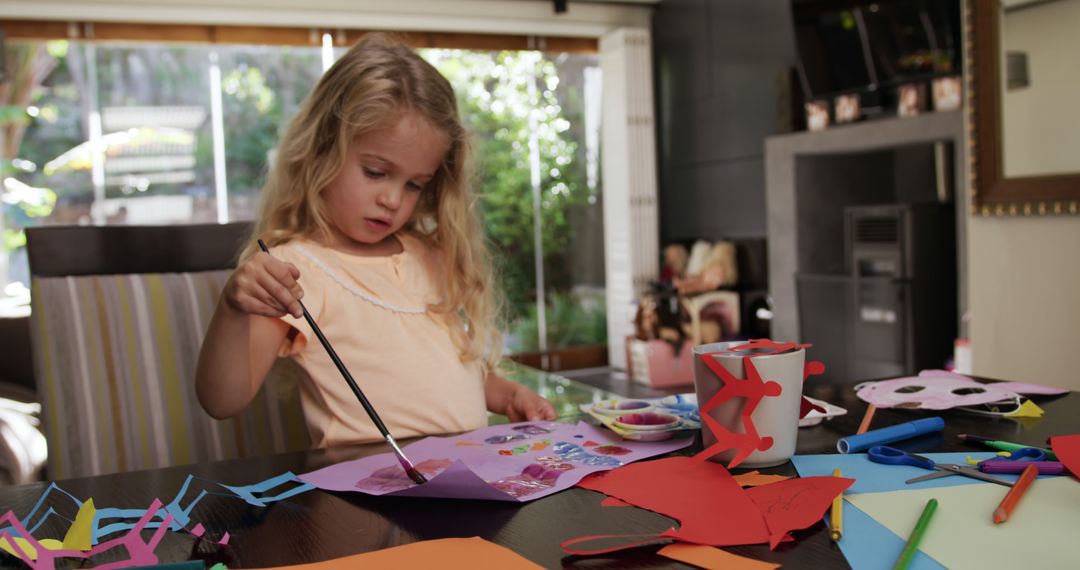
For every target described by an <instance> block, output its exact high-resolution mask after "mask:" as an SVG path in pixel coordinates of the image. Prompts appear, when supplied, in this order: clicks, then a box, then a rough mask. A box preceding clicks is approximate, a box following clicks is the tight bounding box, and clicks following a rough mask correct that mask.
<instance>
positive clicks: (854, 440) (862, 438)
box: [836, 417, 945, 453]
mask: <svg viewBox="0 0 1080 570" xmlns="http://www.w3.org/2000/svg"><path fill="white" fill-rule="evenodd" d="M943 429H945V420H943V419H941V418H937V417H934V418H924V419H921V420H915V421H912V422H907V423H903V424H899V425H895V426H889V427H887V428H881V429H875V430H871V431H868V432H866V433H863V434H859V435H849V436H847V437H842V438H840V439H839V440H837V442H836V450H837V451H839V452H840V453H858V452H860V451H862V450H864V449H870V448H871V447H874V446H876V445H888V444H890V443H892V442H894V441H900V440H902V439H910V438H913V437H916V436H920V435H923V434H926V433H932V432H935V431H941V430H943Z"/></svg>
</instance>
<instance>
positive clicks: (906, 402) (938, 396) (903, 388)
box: [855, 370, 1068, 410]
mask: <svg viewBox="0 0 1080 570" xmlns="http://www.w3.org/2000/svg"><path fill="white" fill-rule="evenodd" d="M1066 392H1068V390H1067V389H1064V388H1053V387H1050V386H1041V385H1039V384H1027V383H1023V382H990V383H986V384H984V383H982V382H978V381H976V380H975V379H973V378H970V377H968V376H964V375H963V374H957V373H955V372H948V371H946V370H923V371H922V372H919V375H918V376H907V377H904V378H893V379H892V380H881V381H877V382H863V383H861V384H857V385H856V386H855V394H856V395H857V396H858V397H859V398H861V399H862V400H864V401H866V402H868V403H871V404H873V405H875V406H877V407H879V408H912V409H922V410H948V409H951V408H957V407H968V406H978V405H982V404H993V403H996V402H1004V401H1009V400H1012V401H1015V402H1016V404H1017V405H1018V406H1019V403H1020V402H1019V400H1020V395H1021V394H1024V395H1027V394H1035V395H1046V396H1053V395H1058V394H1064V393H1066Z"/></svg>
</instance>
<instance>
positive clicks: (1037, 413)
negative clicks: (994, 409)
mask: <svg viewBox="0 0 1080 570" xmlns="http://www.w3.org/2000/svg"><path fill="white" fill-rule="evenodd" d="M1044 413H1046V412H1044V411H1043V409H1042V408H1040V407H1039V406H1036V405H1035V402H1032V401H1031V400H1024V403H1023V404H1020V407H1019V408H1017V410H1016V411H1015V412H1010V413H1008V414H1005V415H1006V416H1008V417H1010V418H1041V417H1043V414H1044Z"/></svg>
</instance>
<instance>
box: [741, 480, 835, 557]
mask: <svg viewBox="0 0 1080 570" xmlns="http://www.w3.org/2000/svg"><path fill="white" fill-rule="evenodd" d="M854 482H855V480H854V479H849V478H846V477H802V478H799V479H788V480H786V481H780V482H779V483H774V484H772V485H762V486H760V487H753V488H751V489H748V490H747V494H748V495H750V499H751V500H753V501H754V503H756V504H757V505H758V507H759V508H760V509H761V513H762V515H763V516H764V517H765V524H766V525H768V527H769V548H773V549H775V548H776V547H777V546H778V545H779V544H780V541H782V540H784V539H785V538H787V537H788V536H789V533H790V532H791V531H793V530H802V529H804V528H807V527H809V526H811V525H813V524H815V523H817V522H818V521H819V520H821V515H822V514H823V513H824V512H825V511H827V510H828V509H829V507H830V506H831V505H832V501H833V499H835V498H836V496H837V495H839V494H840V493H843V492H844V490H845V489H847V488H848V487H850V486H851V484H852V483H854Z"/></svg>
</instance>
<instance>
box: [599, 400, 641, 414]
mask: <svg viewBox="0 0 1080 570" xmlns="http://www.w3.org/2000/svg"><path fill="white" fill-rule="evenodd" d="M589 411H590V413H597V414H600V415H602V416H611V417H618V416H621V415H623V414H628V413H639V414H640V413H646V412H651V411H653V405H652V403H651V402H646V401H645V400H601V401H599V402H596V403H595V404H593V405H592V408H590V410H589Z"/></svg>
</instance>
